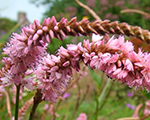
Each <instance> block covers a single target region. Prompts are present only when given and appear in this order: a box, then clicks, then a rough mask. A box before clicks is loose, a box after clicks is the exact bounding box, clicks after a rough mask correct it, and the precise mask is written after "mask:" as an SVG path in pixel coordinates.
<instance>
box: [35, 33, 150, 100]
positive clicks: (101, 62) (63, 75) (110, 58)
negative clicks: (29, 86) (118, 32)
mask: <svg viewBox="0 0 150 120" xmlns="http://www.w3.org/2000/svg"><path fill="white" fill-rule="evenodd" d="M149 56H150V54H148V53H142V52H141V50H140V49H139V52H138V53H135V52H134V47H133V45H132V43H131V42H129V41H126V42H125V40H124V37H123V36H120V37H119V38H115V37H114V36H113V37H111V38H109V37H108V36H107V37H104V38H103V39H102V37H100V36H99V35H93V37H92V42H91V43H90V42H89V40H84V42H83V45H82V44H81V43H79V44H78V45H74V44H70V45H67V48H66V49H65V48H63V47H60V49H59V50H58V53H57V55H47V56H45V57H44V58H43V60H42V61H41V64H40V65H39V67H38V68H37V70H35V72H34V74H35V75H36V77H37V78H38V80H39V81H40V84H39V86H38V88H40V89H41V90H42V93H43V98H44V99H45V100H51V101H53V102H55V101H56V98H58V97H59V95H60V94H61V93H63V91H64V90H65V89H66V87H67V85H68V82H69V81H70V78H71V76H72V68H73V69H75V70H76V71H79V70H80V62H81V61H83V63H84V64H85V65H87V66H90V68H91V69H98V70H101V71H103V72H105V74H106V75H107V76H108V77H110V78H112V79H114V80H119V81H122V82H123V83H126V84H127V85H128V86H129V87H133V86H135V89H137V88H140V87H141V88H142V89H144V88H146V90H148V91H149V88H150V84H149V77H150V76H149V72H150V71H149V64H148V63H149Z"/></svg>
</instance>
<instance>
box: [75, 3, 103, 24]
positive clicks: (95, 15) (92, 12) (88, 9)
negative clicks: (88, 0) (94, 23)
mask: <svg viewBox="0 0 150 120" xmlns="http://www.w3.org/2000/svg"><path fill="white" fill-rule="evenodd" d="M75 1H76V3H78V5H80V6H81V7H83V8H84V9H86V10H87V11H88V12H89V13H90V14H91V15H92V16H93V17H94V18H95V19H96V20H98V21H100V22H102V20H101V18H100V17H99V16H98V15H97V14H96V13H95V12H94V11H93V10H92V9H91V8H89V7H88V6H86V5H84V4H83V3H81V2H80V1H79V0H75Z"/></svg>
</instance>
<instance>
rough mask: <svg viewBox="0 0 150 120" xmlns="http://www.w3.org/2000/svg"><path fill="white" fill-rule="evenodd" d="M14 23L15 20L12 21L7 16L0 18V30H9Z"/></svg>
mask: <svg viewBox="0 0 150 120" xmlns="http://www.w3.org/2000/svg"><path fill="white" fill-rule="evenodd" d="M16 24H17V22H15V21H12V20H10V19H8V18H0V30H3V31H5V32H8V31H10V30H11V29H12V28H13V27H14V26H15V25H16Z"/></svg>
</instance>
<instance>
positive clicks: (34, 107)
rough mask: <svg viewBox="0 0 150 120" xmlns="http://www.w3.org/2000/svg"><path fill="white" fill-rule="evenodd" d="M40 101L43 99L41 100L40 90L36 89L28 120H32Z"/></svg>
mask: <svg viewBox="0 0 150 120" xmlns="http://www.w3.org/2000/svg"><path fill="white" fill-rule="evenodd" d="M42 100H43V99H42V93H41V90H40V89H37V92H36V94H35V97H34V102H33V106H32V109H31V112H30V116H29V120H33V118H34V114H35V111H36V108H37V107H38V105H39V103H41V102H42Z"/></svg>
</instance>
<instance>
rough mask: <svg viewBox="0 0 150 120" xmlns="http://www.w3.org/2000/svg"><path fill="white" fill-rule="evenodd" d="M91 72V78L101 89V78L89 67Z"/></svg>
mask: <svg viewBox="0 0 150 120" xmlns="http://www.w3.org/2000/svg"><path fill="white" fill-rule="evenodd" d="M89 71H90V73H91V76H92V78H93V80H95V82H96V84H97V85H98V87H100V85H101V78H100V77H99V76H98V75H97V74H96V73H95V72H94V71H93V70H91V68H90V67H89Z"/></svg>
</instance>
